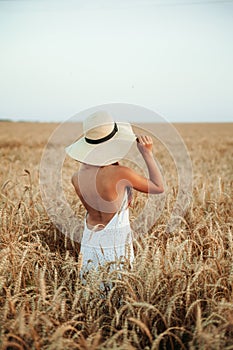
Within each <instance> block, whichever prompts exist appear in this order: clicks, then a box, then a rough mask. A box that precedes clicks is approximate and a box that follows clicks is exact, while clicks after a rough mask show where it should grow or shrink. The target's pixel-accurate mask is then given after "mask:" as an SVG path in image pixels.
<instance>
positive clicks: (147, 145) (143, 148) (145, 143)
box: [137, 135, 153, 155]
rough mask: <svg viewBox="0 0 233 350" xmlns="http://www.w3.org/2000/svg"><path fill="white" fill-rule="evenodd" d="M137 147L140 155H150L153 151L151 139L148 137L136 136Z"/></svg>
mask: <svg viewBox="0 0 233 350" xmlns="http://www.w3.org/2000/svg"><path fill="white" fill-rule="evenodd" d="M137 147H138V150H139V152H141V154H142V155H144V154H147V153H152V149H153V140H152V138H151V137H150V136H148V135H139V136H137Z"/></svg>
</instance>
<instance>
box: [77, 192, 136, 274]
mask: <svg viewBox="0 0 233 350" xmlns="http://www.w3.org/2000/svg"><path fill="white" fill-rule="evenodd" d="M80 252H81V254H82V273H83V272H86V271H89V270H90V269H92V268H94V269H97V268H98V266H99V265H103V264H104V263H105V262H108V261H116V260H118V259H120V257H123V259H124V258H125V257H126V259H128V261H129V262H130V265H131V266H132V262H133V260H134V252H133V236H132V231H131V227H130V222H129V208H128V194H127V189H126V190H125V194H124V198H123V201H122V205H121V208H120V210H119V211H118V212H117V213H116V214H115V215H114V216H113V218H112V219H111V220H110V221H109V222H108V224H107V225H106V226H105V227H104V228H103V229H101V230H98V231H94V230H91V229H89V228H88V227H87V223H86V218H85V220H84V232H83V237H82V241H81V250H80ZM81 275H82V274H81Z"/></svg>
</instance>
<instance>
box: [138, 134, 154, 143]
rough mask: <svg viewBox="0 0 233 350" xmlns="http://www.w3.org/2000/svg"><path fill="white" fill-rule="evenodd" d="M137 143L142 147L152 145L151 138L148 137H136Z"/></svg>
mask: <svg viewBox="0 0 233 350" xmlns="http://www.w3.org/2000/svg"><path fill="white" fill-rule="evenodd" d="M137 141H138V142H139V143H141V144H142V145H149V144H153V141H152V138H151V137H150V136H148V135H139V136H138V137H137Z"/></svg>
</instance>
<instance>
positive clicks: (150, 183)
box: [71, 135, 164, 228]
mask: <svg viewBox="0 0 233 350" xmlns="http://www.w3.org/2000/svg"><path fill="white" fill-rule="evenodd" d="M137 141H138V142H137V147H138V150H139V152H140V153H141V154H142V156H143V158H144V160H145V163H146V165H147V168H148V172H149V179H147V178H146V177H144V176H141V175H139V174H137V173H136V172H135V171H134V170H132V169H130V168H128V167H125V166H122V165H119V163H115V164H111V165H107V166H102V167H101V166H93V165H88V164H85V163H82V164H81V165H80V169H79V171H77V172H75V173H74V174H73V176H72V180H71V181H72V184H73V186H74V188H75V191H76V193H77V195H78V196H79V198H80V200H81V201H82V203H83V205H84V207H85V208H86V210H87V212H88V217H87V219H86V220H87V226H88V227H90V228H91V227H92V226H95V225H101V226H105V225H107V223H108V222H109V221H110V220H111V219H112V218H113V216H114V215H115V213H116V212H117V211H118V210H119V208H120V205H121V203H122V200H123V197H124V193H125V189H126V187H130V188H134V189H135V190H137V191H140V192H144V193H152V194H158V193H163V192H164V187H163V180H162V175H161V173H160V171H159V168H158V167H157V164H156V162H155V159H154V157H153V153H152V147H153V141H152V138H151V137H150V136H146V135H144V136H143V135H141V136H138V138H137ZM94 180H95V181H94Z"/></svg>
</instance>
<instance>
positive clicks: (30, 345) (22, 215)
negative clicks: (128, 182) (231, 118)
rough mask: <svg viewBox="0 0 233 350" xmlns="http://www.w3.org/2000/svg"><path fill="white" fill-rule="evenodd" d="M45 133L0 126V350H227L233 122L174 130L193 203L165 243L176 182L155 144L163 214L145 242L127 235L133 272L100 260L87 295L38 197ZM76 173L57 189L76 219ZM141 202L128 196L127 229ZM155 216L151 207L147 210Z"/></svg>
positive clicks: (231, 326) (232, 329) (231, 309)
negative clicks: (188, 168) (189, 170)
mask: <svg viewBox="0 0 233 350" xmlns="http://www.w3.org/2000/svg"><path fill="white" fill-rule="evenodd" d="M55 127H56V125H54V124H31V123H6V122H2V123H1V135H0V146H1V150H0V152H1V169H0V174H1V183H0V186H1V205H0V220H1V233H0V246H1V247H0V248H1V250H0V310H1V313H0V348H1V349H5V350H10V349H12V350H14V349H20V350H21V349H24V350H27V349H36V350H43V349H46V350H47V349H50V350H53V349H56V350H58V349H61V350H64V349H80V350H90V349H92V350H94V349H122V350H123V349H124V350H130V349H132V350H133V349H154V350H157V349H175V350H176V349H191V350H195V349H206V350H218V349H219V350H220V349H221V350H222V349H229V350H230V349H233V303H232V301H233V267H232V266H233V238H232V184H233V179H232V170H233V167H232V146H233V142H232V131H233V130H232V124H228V125H224V124H218V125H214V124H207V125H205V124H200V125H195V126H193V125H191V124H184V125H182V124H181V125H177V128H178V130H179V132H180V133H181V134H182V136H183V138H184V140H185V142H186V145H187V148H188V150H189V152H190V156H191V159H192V164H193V175H194V176H193V196H192V201H191V204H190V207H189V209H188V211H187V212H186V213H185V215H184V217H183V218H181V221H180V225H179V226H178V227H177V228H176V229H175V230H174V231H173V232H172V233H170V234H168V233H167V232H166V224H167V222H168V220H169V218H170V215H171V212H172V210H173V207H174V204H175V200H176V196H177V186H178V185H177V184H178V182H177V173H176V169H175V167H174V164H173V160H172V157H171V155H169V153H168V151H167V149H166V148H165V147H164V146H162V145H160V144H158V143H156V145H155V146H156V150H155V153H156V155H157V156H158V159H159V162H160V164H162V166H163V169H164V176H165V180H166V186H167V190H166V200H165V206H164V209H163V211H162V214H161V216H160V217H159V219H158V220H157V221H156V223H155V224H154V225H153V226H152V227H151V228H150V230H149V231H148V232H147V234H143V235H142V234H141V235H140V233H141V231H140V228H138V229H137V230H136V231H137V232H135V234H136V236H137V239H136V240H135V242H134V252H135V261H134V264H133V269H130V268H129V264H128V262H127V261H124V260H119V261H118V262H117V264H118V267H120V266H121V268H120V269H119V268H118V269H114V268H113V267H114V262H109V263H107V264H106V266H104V267H101V268H100V269H99V270H98V271H93V272H92V273H90V274H89V275H87V276H86V284H85V285H84V284H83V283H82V281H81V280H80V270H81V266H82V256H81V254H79V244H77V243H76V242H74V241H72V240H70V239H69V238H68V237H67V236H64V235H63V234H61V233H60V232H59V231H58V230H57V229H56V227H54V225H53V223H52V222H51V220H50V219H49V217H48V215H47V213H46V210H45V209H44V207H43V203H42V200H41V197H40V190H39V183H38V175H39V163H40V159H41V155H42V151H43V148H44V146H45V144H46V142H47V139H48V137H49V135H50V134H51V132H52V131H53V129H54V128H55ZM146 127H147V128H148V127H150V130H152V129H153V127H155V126H153V125H151V126H146ZM197 133H199V135H198V138H197ZM21 135H22V136H21ZM219 140H221V141H219ZM126 163H127V162H126ZM130 165H132V164H130ZM75 166H76V163H74V162H73V161H72V160H70V159H66V160H65V162H64V167H63V174H62V176H63V189H64V192H65V193H66V198H67V200H68V202H69V204H70V206H71V207H72V209H73V210H74V211H75V212H76V214H77V216H78V217H79V218H81V219H83V217H84V214H85V211H84V208H83V207H82V206H81V203H80V202H79V200H78V199H77V197H76V196H75V194H74V191H73V188H72V186H71V183H70V178H71V174H72V173H73V171H74V169H75ZM132 166H134V165H132ZM146 199H147V197H146V196H145V195H143V194H140V193H135V195H134V199H133V201H132V208H131V221H132V222H133V220H134V218H136V217H137V216H138V215H139V214H140V213H141V212H142V209H143V207H144V205H145V203H146ZM159 209H160V204H159V202H157V203H156V205H155V207H152V208H151V211H152V210H159ZM143 215H144V217H143V218H142V220H141V223H140V224H143V222H144V225H148V227H150V226H151V221H152V220H153V217H152V216H151V215H150V213H147V214H145V213H144V214H143ZM143 220H144V221H143ZM81 229H82V228H81V227H80V230H81ZM142 229H143V227H142ZM122 267H123V268H122ZM103 281H104V288H103V283H102V282H103ZM109 286H111V288H110V289H109V288H108V287H109Z"/></svg>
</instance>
